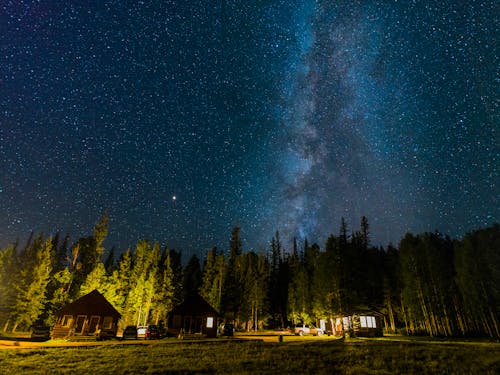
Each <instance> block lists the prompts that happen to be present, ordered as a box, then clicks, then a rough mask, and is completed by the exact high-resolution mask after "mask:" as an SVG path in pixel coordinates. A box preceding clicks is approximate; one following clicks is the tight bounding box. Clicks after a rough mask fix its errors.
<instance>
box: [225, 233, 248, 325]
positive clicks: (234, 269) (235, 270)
mask: <svg viewBox="0 0 500 375" xmlns="http://www.w3.org/2000/svg"><path fill="white" fill-rule="evenodd" d="M241 253H242V248H241V239H240V228H239V227H234V228H233V231H232V234H231V240H230V242H229V259H228V263H227V269H226V272H225V279H224V285H223V288H222V300H221V309H222V311H223V312H224V314H225V316H226V319H228V320H234V321H237V320H238V314H239V311H240V308H241V303H242V298H243V296H242V294H243V285H242V269H241V263H240V256H241Z"/></svg>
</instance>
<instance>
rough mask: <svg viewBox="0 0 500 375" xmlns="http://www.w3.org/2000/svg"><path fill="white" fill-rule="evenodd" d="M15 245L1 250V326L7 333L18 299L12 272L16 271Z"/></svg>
mask: <svg viewBox="0 0 500 375" xmlns="http://www.w3.org/2000/svg"><path fill="white" fill-rule="evenodd" d="M15 251H16V250H15V245H10V246H7V247H5V248H3V249H2V250H0V324H2V326H3V328H2V332H6V331H7V329H8V326H9V317H11V316H12V312H13V307H14V303H15V299H16V290H15V289H14V285H15V283H16V278H15V277H13V275H12V274H11V273H12V270H13V269H15V264H16V257H15Z"/></svg>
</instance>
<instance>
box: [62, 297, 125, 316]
mask: <svg viewBox="0 0 500 375" xmlns="http://www.w3.org/2000/svg"><path fill="white" fill-rule="evenodd" d="M60 314H61V315H99V316H112V317H114V318H117V319H120V317H121V314H120V313H119V312H118V311H117V310H116V309H115V308H114V307H113V305H112V304H111V303H109V302H108V300H107V299H106V298H104V296H103V295H102V294H101V293H99V292H98V291H97V290H93V291H92V292H90V293H89V294H86V295H84V296H83V297H80V298H78V299H77V300H75V301H73V302H71V303H69V304H67V305H66V306H64V307H63V308H62V309H61V312H60Z"/></svg>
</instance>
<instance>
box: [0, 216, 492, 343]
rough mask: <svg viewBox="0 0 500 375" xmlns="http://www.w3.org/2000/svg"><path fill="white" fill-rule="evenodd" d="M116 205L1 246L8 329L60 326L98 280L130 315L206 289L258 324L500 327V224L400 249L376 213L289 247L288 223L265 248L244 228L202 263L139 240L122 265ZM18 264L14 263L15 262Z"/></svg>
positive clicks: (127, 319)
mask: <svg viewBox="0 0 500 375" xmlns="http://www.w3.org/2000/svg"><path fill="white" fill-rule="evenodd" d="M107 232H108V229H107V215H106V214H105V215H103V217H102V218H101V220H100V221H99V222H98V223H96V226H95V228H94V233H93V235H92V236H90V237H84V238H80V239H79V240H78V241H76V242H75V243H74V244H72V245H70V243H69V240H68V238H67V237H66V238H65V239H64V240H63V241H62V242H61V243H60V240H59V236H58V235H56V236H55V237H54V238H47V239H45V238H44V236H43V235H42V234H40V235H38V236H34V235H32V236H31V237H30V239H29V241H28V242H27V244H26V246H25V247H24V248H21V249H20V248H18V247H17V245H12V246H8V247H6V248H4V249H1V250H0V325H1V326H2V327H3V331H7V330H8V329H10V330H16V329H27V328H29V327H30V326H31V325H32V324H34V323H35V322H41V321H44V322H46V323H49V324H52V323H53V322H54V319H55V313H56V312H57V311H58V310H59V309H60V308H61V307H62V306H63V305H65V304H66V303H68V302H71V301H72V300H74V299H75V298H76V297H78V296H81V295H84V294H87V293H89V292H91V291H92V290H94V289H97V290H99V291H100V292H101V293H103V294H104V296H105V298H106V299H107V300H108V301H110V302H111V304H113V306H115V307H116V309H117V310H118V311H119V312H120V313H121V314H122V320H121V323H120V324H121V325H122V326H125V325H129V324H150V323H156V324H158V323H160V322H163V323H164V322H166V320H167V315H168V312H169V311H171V309H172V308H173V307H174V306H175V305H177V304H178V303H180V302H182V299H183V293H184V294H187V293H190V292H195V291H198V292H199V293H200V294H201V295H202V296H203V297H204V298H205V299H206V300H207V301H208V302H209V303H210V304H211V305H212V306H213V307H214V308H215V309H217V310H218V311H220V312H221V313H222V314H223V316H224V318H225V319H226V320H232V321H233V322H234V323H236V324H237V325H238V327H239V328H244V329H247V330H252V329H257V328H262V327H263V325H264V324H265V325H266V326H268V327H271V328H278V327H285V326H287V325H289V324H290V322H291V323H292V324H297V323H299V322H305V323H316V324H317V323H318V320H320V319H325V320H327V321H331V320H332V319H333V318H336V317H339V316H344V315H345V314H349V313H351V312H354V311H356V310H366V309H368V310H376V311H379V312H382V313H384V316H383V320H384V323H385V328H386V330H387V331H389V332H395V331H397V330H401V329H402V330H403V331H404V332H405V333H408V334H426V335H431V336H449V337H451V336H460V335H463V336H470V335H474V336H489V337H492V338H499V336H500V332H499V331H500V328H499V327H500V323H499V321H500V316H499V311H500V288H498V285H500V268H499V266H498V265H499V264H500V253H499V252H498V249H499V248H500V227H499V225H494V226H492V227H490V228H486V229H482V230H478V231H475V232H472V233H469V234H467V235H466V236H465V237H464V238H463V239H462V240H455V241H452V240H451V239H449V238H448V237H445V236H443V235H441V234H439V233H423V234H419V235H413V234H410V233H408V234H407V235H406V236H405V237H404V238H403V239H402V240H401V242H400V244H399V247H398V248H395V247H393V246H389V247H388V248H387V249H386V250H384V249H383V248H375V247H372V246H370V241H369V225H368V220H367V219H366V218H365V217H363V218H362V220H361V227H360V230H359V231H355V232H353V233H352V235H350V236H348V234H347V224H346V222H345V221H344V220H342V222H341V226H340V231H339V235H338V236H334V235H330V236H329V237H328V239H327V241H326V243H325V247H324V250H323V249H321V248H320V246H319V245H317V244H313V245H312V246H309V244H308V242H307V241H304V251H303V252H299V250H298V247H297V241H296V240H294V242H293V249H292V253H291V254H289V253H288V252H287V251H286V249H285V248H284V247H283V244H282V243H281V239H280V235H279V232H276V234H275V235H274V236H273V238H272V240H271V242H270V248H269V251H268V253H267V256H266V255H263V254H257V253H254V252H244V251H243V249H242V241H241V238H240V229H239V228H238V227H235V228H234V229H233V231H232V235H231V240H230V242H229V251H228V254H229V256H228V257H227V258H226V257H225V256H224V254H223V252H217V251H216V249H215V248H214V249H212V250H210V251H209V252H208V253H207V256H206V259H205V262H204V265H203V272H202V271H201V270H200V263H199V260H198V258H197V257H196V256H192V257H191V258H190V259H189V261H188V264H187V265H186V267H185V268H184V269H183V267H182V263H181V253H180V252H178V251H174V250H170V249H167V248H165V250H164V251H163V253H161V254H160V246H159V244H158V243H155V244H154V245H153V246H151V245H150V243H149V242H148V241H145V240H143V241H139V242H138V243H137V245H136V247H135V249H134V250H133V251H132V250H130V249H128V250H127V251H125V252H124V253H122V254H121V256H120V258H119V259H118V262H116V263H115V261H114V259H113V256H111V255H112V254H113V252H110V254H111V255H110V256H108V260H107V262H106V263H107V264H106V265H105V264H104V263H103V259H102V258H103V257H104V253H105V252H104V240H105V238H106V235H107ZM13 269H14V270H16V272H12V270H13Z"/></svg>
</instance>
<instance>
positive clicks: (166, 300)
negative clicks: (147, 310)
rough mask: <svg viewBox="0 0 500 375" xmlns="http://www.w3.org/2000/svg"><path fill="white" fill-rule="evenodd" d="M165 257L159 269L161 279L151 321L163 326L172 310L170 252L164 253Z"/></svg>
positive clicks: (172, 282)
mask: <svg viewBox="0 0 500 375" xmlns="http://www.w3.org/2000/svg"><path fill="white" fill-rule="evenodd" d="M164 254H166V257H164V261H163V264H162V267H161V268H160V272H161V277H160V282H159V285H158V289H157V291H156V294H155V297H154V300H153V303H154V308H153V321H154V323H155V324H160V325H163V323H164V322H166V319H167V314H168V313H169V312H170V311H171V310H172V309H173V308H174V295H175V285H174V272H173V270H172V266H171V260H170V252H169V251H168V249H167V250H166V251H164Z"/></svg>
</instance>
